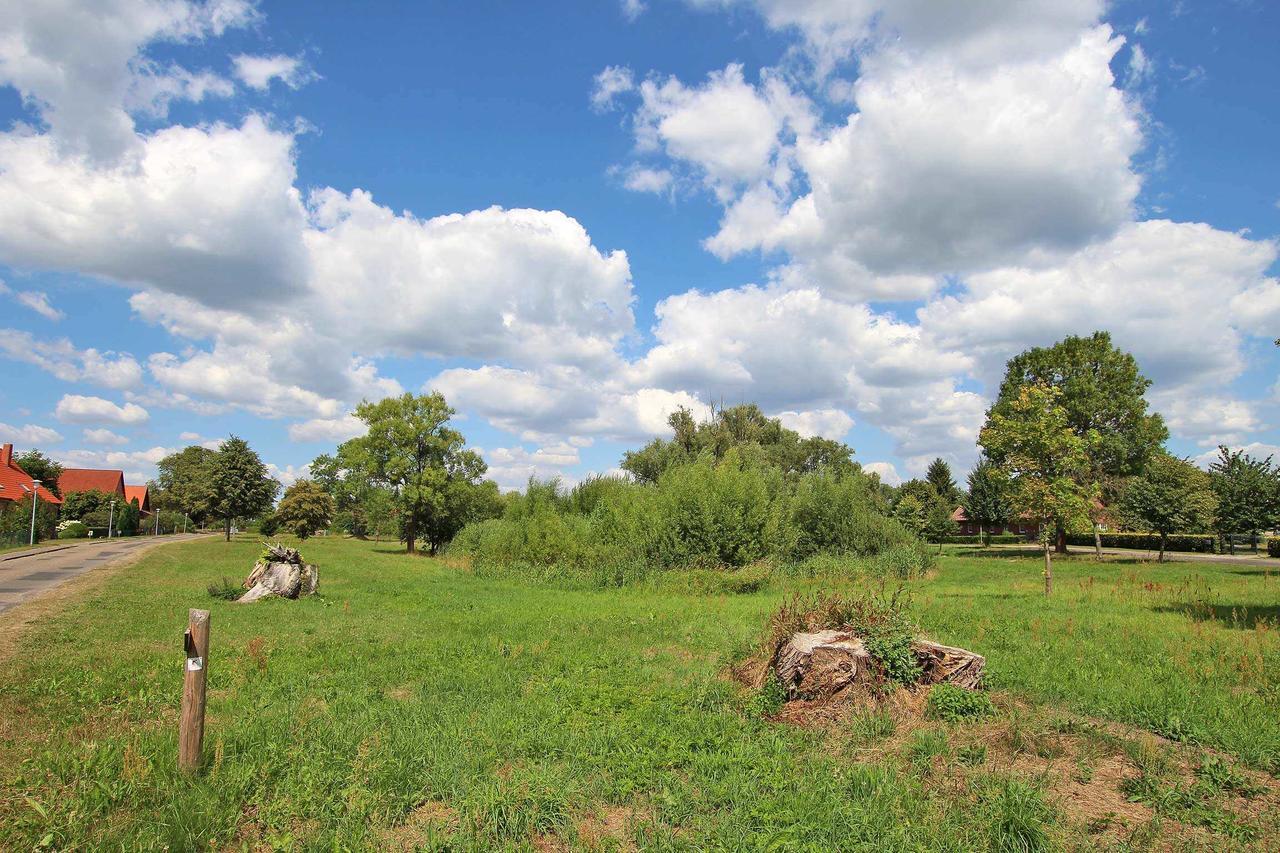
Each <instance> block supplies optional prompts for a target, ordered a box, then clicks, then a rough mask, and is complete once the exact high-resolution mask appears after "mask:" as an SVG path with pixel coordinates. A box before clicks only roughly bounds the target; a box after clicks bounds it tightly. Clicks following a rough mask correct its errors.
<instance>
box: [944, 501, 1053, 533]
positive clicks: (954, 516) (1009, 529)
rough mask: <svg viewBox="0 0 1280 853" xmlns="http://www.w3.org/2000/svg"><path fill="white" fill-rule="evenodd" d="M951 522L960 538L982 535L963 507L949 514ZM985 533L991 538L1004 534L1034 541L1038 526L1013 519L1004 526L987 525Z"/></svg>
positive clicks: (1028, 520) (1026, 520)
mask: <svg viewBox="0 0 1280 853" xmlns="http://www.w3.org/2000/svg"><path fill="white" fill-rule="evenodd" d="M951 520H952V521H954V522H955V523H956V524H957V525H958V526H959V527H960V535H961V536H981V535H982V533H983V530H982V525H980V524H978V522H976V521H973V520H971V519H970V518H969V516H968V515H967V514H966V513H965V511H964V507H962V506H958V507H956V508H955V512H953V513H951ZM986 532H987V533H990V534H991V535H992V536H1000V535H1001V534H1004V533H1012V534H1014V535H1016V536H1025V537H1027V538H1028V539H1035V538H1036V537H1037V536H1039V535H1040V525H1039V524H1038V523H1036V522H1035V521H1031V520H1030V519H1014V520H1013V521H1010V522H1007V523H1005V524H989V525H987V529H986Z"/></svg>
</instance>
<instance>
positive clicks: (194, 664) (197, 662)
mask: <svg viewBox="0 0 1280 853" xmlns="http://www.w3.org/2000/svg"><path fill="white" fill-rule="evenodd" d="M197 669H204V658H187V672H195V671H196V670H197Z"/></svg>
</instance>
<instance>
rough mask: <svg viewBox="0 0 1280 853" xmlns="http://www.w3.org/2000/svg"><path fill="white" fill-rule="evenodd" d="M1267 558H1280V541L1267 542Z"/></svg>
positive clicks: (1270, 540) (1269, 540)
mask: <svg viewBox="0 0 1280 853" xmlns="http://www.w3.org/2000/svg"><path fill="white" fill-rule="evenodd" d="M1267 556H1268V557H1280V539H1268V540H1267Z"/></svg>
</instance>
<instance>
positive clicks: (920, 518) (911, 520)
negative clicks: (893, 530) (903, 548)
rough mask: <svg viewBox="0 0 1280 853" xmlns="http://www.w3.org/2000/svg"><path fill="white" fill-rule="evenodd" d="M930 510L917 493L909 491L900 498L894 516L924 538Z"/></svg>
mask: <svg viewBox="0 0 1280 853" xmlns="http://www.w3.org/2000/svg"><path fill="white" fill-rule="evenodd" d="M928 511H929V508H928V505H927V504H925V503H924V502H923V501H921V500H920V498H918V497H917V496H916V495H914V494H910V493H908V494H905V495H903V496H902V497H901V498H899V499H898V504H897V506H895V507H894V508H893V517H894V518H895V519H897V521H898V523H899V524H901V525H902V526H903V527H905V528H906V529H907V530H909V531H911V533H913V534H914V535H915V536H916V537H920V538H922V537H923V536H924V532H925V523H926V519H927V517H928Z"/></svg>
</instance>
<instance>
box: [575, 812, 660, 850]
mask: <svg viewBox="0 0 1280 853" xmlns="http://www.w3.org/2000/svg"><path fill="white" fill-rule="evenodd" d="M643 820H645V815H644V814H643V813H642V812H641V811H639V810H638V809H635V808H632V807H629V806H602V807H601V808H599V809H597V810H596V813H595V814H593V815H590V816H588V817H585V818H583V819H581V820H579V821H578V823H577V830H578V839H579V840H580V841H582V843H583V844H585V845H586V846H587V847H588V848H589V849H591V850H605V849H609V850H627V851H630V850H636V849H637V847H636V845H635V842H634V840H633V836H634V829H635V827H636V825H637V824H639V823H641V822H642V821H643Z"/></svg>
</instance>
